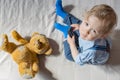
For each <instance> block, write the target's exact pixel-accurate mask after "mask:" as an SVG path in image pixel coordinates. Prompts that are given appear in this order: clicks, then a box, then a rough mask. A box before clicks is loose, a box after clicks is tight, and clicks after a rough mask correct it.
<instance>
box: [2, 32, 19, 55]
mask: <svg viewBox="0 0 120 80" xmlns="http://www.w3.org/2000/svg"><path fill="white" fill-rule="evenodd" d="M16 47H17V45H16V44H14V43H12V42H9V41H8V37H7V35H6V34H3V35H1V36H0V50H4V51H6V52H8V53H12V52H13V51H14V49H15V48H16Z"/></svg>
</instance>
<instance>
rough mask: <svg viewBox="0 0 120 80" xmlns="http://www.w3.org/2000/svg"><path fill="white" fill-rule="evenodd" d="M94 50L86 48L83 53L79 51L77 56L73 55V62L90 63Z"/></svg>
mask: <svg viewBox="0 0 120 80" xmlns="http://www.w3.org/2000/svg"><path fill="white" fill-rule="evenodd" d="M95 52H96V51H94V50H86V51H84V52H83V53H79V54H78V55H77V57H75V63H77V64H80V65H83V64H85V63H91V62H92V60H93V59H94V57H95V54H94V53H95Z"/></svg>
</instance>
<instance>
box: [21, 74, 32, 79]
mask: <svg viewBox="0 0 120 80" xmlns="http://www.w3.org/2000/svg"><path fill="white" fill-rule="evenodd" d="M22 78H24V79H31V78H33V76H32V75H29V74H24V75H23V76H22Z"/></svg>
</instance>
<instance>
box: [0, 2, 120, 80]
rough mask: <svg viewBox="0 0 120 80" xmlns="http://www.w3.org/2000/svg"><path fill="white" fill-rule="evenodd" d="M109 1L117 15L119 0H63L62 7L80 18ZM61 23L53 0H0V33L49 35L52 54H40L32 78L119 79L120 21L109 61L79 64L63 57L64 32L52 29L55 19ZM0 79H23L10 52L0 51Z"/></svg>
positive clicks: (24, 35) (118, 13)
mask: <svg viewBox="0 0 120 80" xmlns="http://www.w3.org/2000/svg"><path fill="white" fill-rule="evenodd" d="M101 3H104V4H108V5H111V6H112V7H113V8H114V9H115V11H116V12H117V15H118V18H120V16H119V15H120V9H119V7H120V6H119V5H120V1H119V0H63V6H64V9H65V10H66V11H67V12H69V13H71V14H73V15H75V16H76V17H78V18H79V19H82V16H83V13H84V12H85V11H86V10H88V9H90V8H91V7H93V6H94V5H96V4H101ZM55 21H57V22H60V23H62V19H61V18H60V17H57V16H56V13H55V0H0V34H3V33H5V34H7V35H8V37H9V40H10V41H12V42H15V41H14V40H13V39H12V38H11V35H10V32H11V31H12V30H17V31H18V32H19V33H20V34H21V35H22V36H23V37H30V36H31V34H32V33H33V32H39V33H41V34H44V35H46V36H47V37H48V38H49V41H50V44H51V46H52V48H53V54H52V55H51V56H40V57H39V60H40V72H39V73H38V74H37V75H36V76H35V78H33V79H31V80H120V76H119V74H120V45H119V41H120V37H119V35H120V31H119V29H120V26H119V24H120V22H119V19H118V25H117V28H116V31H115V32H114V34H112V36H114V37H113V49H112V52H111V57H110V62H109V65H103V66H95V65H84V66H80V65H77V64H75V63H73V62H70V61H68V60H66V59H65V57H64V51H63V50H64V49H63V34H62V32H59V31H58V30H56V29H54V26H53V25H54V22H55ZM0 80H24V79H22V78H21V77H20V75H19V72H18V66H17V64H16V63H15V62H14V61H13V60H12V58H11V56H10V55H9V54H8V53H6V52H4V51H0Z"/></svg>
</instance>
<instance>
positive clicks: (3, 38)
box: [0, 34, 8, 49]
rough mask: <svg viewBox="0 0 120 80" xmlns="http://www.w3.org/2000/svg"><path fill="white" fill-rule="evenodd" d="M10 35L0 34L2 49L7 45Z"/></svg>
mask: <svg viewBox="0 0 120 80" xmlns="http://www.w3.org/2000/svg"><path fill="white" fill-rule="evenodd" d="M7 44H8V37H7V35H6V34H3V35H1V36H0V49H4V48H6V47H7Z"/></svg>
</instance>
